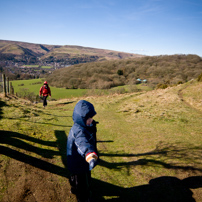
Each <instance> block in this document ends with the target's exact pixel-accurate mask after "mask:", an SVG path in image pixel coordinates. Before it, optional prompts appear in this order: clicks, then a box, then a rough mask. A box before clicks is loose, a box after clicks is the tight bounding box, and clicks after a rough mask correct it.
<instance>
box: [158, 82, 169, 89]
mask: <svg viewBox="0 0 202 202" xmlns="http://www.w3.org/2000/svg"><path fill="white" fill-rule="evenodd" d="M167 87H168V85H167V84H165V83H163V84H162V83H159V84H158V85H157V86H156V88H157V89H166V88H167Z"/></svg>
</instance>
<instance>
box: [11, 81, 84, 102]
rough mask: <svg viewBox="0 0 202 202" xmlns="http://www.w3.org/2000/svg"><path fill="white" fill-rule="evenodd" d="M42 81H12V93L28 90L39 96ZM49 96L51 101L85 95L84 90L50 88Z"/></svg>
mask: <svg viewBox="0 0 202 202" xmlns="http://www.w3.org/2000/svg"><path fill="white" fill-rule="evenodd" d="M43 82H44V80H41V79H31V80H16V81H12V85H13V87H14V92H15V93H16V92H19V91H20V89H25V88H26V89H29V91H30V92H34V93H35V94H36V95H38V94H39V90H40V88H41V86H42V85H43ZM50 89H51V94H52V98H53V99H62V98H72V97H80V96H82V95H83V94H85V93H86V90H85V89H65V88H55V87H51V86H50Z"/></svg>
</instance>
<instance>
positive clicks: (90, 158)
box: [67, 100, 98, 202]
mask: <svg viewBox="0 0 202 202" xmlns="http://www.w3.org/2000/svg"><path fill="white" fill-rule="evenodd" d="M95 115H96V111H95V109H94V106H93V105H92V104H91V103H90V102H88V101H85V100H80V101H79V102H78V103H77V104H76V106H75V108H74V112H73V121H74V125H73V126H72V128H71V130H70V132H69V135H68V138H67V164H68V169H69V171H70V173H71V176H70V179H69V181H70V185H71V187H72V188H71V191H72V193H74V194H76V197H77V200H78V202H79V201H80V202H81V201H90V194H91V193H90V181H91V170H92V169H93V168H94V167H95V166H96V165H97V163H98V152H97V146H96V122H95V121H94V120H93V117H94V116H95Z"/></svg>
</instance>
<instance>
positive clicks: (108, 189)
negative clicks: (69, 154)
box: [0, 81, 202, 202]
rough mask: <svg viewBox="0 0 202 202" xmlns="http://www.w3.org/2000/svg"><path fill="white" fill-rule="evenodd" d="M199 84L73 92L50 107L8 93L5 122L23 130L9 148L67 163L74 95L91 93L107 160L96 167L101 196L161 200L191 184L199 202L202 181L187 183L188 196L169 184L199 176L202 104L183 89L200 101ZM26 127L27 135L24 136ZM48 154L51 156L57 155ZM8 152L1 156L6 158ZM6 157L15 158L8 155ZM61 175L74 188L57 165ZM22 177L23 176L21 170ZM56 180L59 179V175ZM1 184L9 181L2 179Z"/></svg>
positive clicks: (1, 115)
mask: <svg viewBox="0 0 202 202" xmlns="http://www.w3.org/2000/svg"><path fill="white" fill-rule="evenodd" d="M27 82H28V81H27ZM29 82H30V81H29ZM27 85H28V84H27ZM200 85H201V84H200V83H194V84H188V85H187V86H186V85H179V86H176V87H172V88H168V89H165V90H162V89H159V90H154V91H147V92H134V93H130V94H112V95H110V94H108V95H102V96H89V97H82V98H81V97H79V98H76V97H74V98H68V99H62V100H58V101H51V102H48V106H47V108H46V109H45V110H43V109H42V105H41V104H40V103H39V104H37V105H33V104H31V103H29V102H27V101H24V100H20V99H10V100H7V101H5V99H4V100H3V102H0V128H1V130H5V131H10V133H11V134H13V133H16V134H17V138H14V139H11V140H10V144H9V143H8V144H7V145H6V146H7V147H9V148H13V149H15V150H17V151H20V152H24V153H27V154H28V155H30V156H32V157H36V158H37V159H43V160H45V161H47V162H51V163H52V164H54V165H57V166H58V167H62V168H63V167H64V165H63V162H62V160H61V158H62V159H64V158H65V155H66V151H65V144H66V143H65V141H64V140H63V139H62V137H63V136H66V135H68V133H69V130H70V128H71V126H72V124H73V121H72V112H73V109H74V106H75V104H76V102H77V101H78V100H79V99H86V100H88V101H90V102H91V103H93V105H94V106H95V110H96V111H97V115H96V116H95V117H94V118H95V120H97V121H99V124H98V133H97V139H98V150H99V153H100V158H101V160H102V161H101V162H100V164H99V165H98V166H97V167H96V168H95V169H94V170H93V171H92V177H93V178H94V180H93V183H94V192H95V194H96V196H97V197H101V196H102V198H104V199H105V200H113V198H117V197H118V198H119V197H123V198H122V199H125V200H126V201H134V199H135V200H137V201H138V200H139V201H140V200H142V198H143V195H144V196H147V194H148V197H149V196H151V199H154V198H155V196H156V197H158V196H161V197H165V198H163V199H162V201H166V197H169V196H170V195H168V194H167V195H166V193H168V192H169V191H171V195H172V194H173V196H174V197H179V196H181V197H185V196H186V193H189V192H190V190H189V188H191V187H193V186H195V189H192V190H191V191H192V192H193V196H192V197H193V198H194V199H195V201H196V202H200V199H201V195H202V191H201V189H198V188H200V185H198V184H197V183H196V184H189V186H190V187H189V188H186V189H187V190H188V191H189V192H186V191H183V195H180V193H181V192H180V190H179V193H178V189H179V186H178V187H177V188H172V189H170V187H169V186H170V185H169V184H166V183H168V181H167V180H168V178H169V177H170V178H169V179H170V180H171V179H173V178H175V179H176V180H179V181H180V182H181V180H187V182H191V181H189V180H192V177H196V178H195V179H196V180H200V177H199V176H201V174H202V160H201V152H202V133H201V131H202V118H201V116H202V106H201V105H200V106H199V105H198V106H197V109H196V108H193V107H192V106H190V105H187V103H186V102H185V101H184V100H183V99H181V98H180V97H179V95H178V94H179V91H180V90H182V89H183V90H182V93H183V95H185V98H186V101H187V102H188V101H189V100H197V101H198V100H201V98H202V97H200V98H199V97H198V94H197V93H195V92H193V93H191V92H192V91H191V89H194V90H195V91H196V90H197V89H198V90H200V88H199V87H200ZM58 97H59V96H58ZM22 134H23V135H25V136H26V138H27V140H23V138H22V137H24V136H22ZM28 138H31V139H28ZM58 138H60V139H58ZM16 139H18V140H19V139H20V140H21V141H26V142H29V144H30V145H32V146H35V147H36V151H35V150H33V151H32V152H30V151H29V150H28V149H26V148H25V147H24V148H21V147H20V146H19V145H17V142H16ZM12 141H13V142H12ZM40 141H41V142H40ZM14 143H15V144H16V146H15V147H14ZM45 143H46V144H45ZM50 143H52V146H51V144H50ZM48 144H49V145H48ZM60 144H62V145H63V146H61V145H60ZM3 145H4V146H5V144H3ZM53 145H58V146H57V147H54V146H53ZM28 148H29V149H31V148H32V147H28ZM59 150H60V152H61V153H60V155H56V154H55V152H58V151H59ZM50 154H52V155H53V158H52V159H51V160H50V159H49V157H50ZM2 158H3V157H0V161H1V160H2ZM4 158H5V157H4ZM2 162H4V163H5V162H9V158H7V159H4V161H3V160H2ZM33 163H34V162H33ZM16 169H17V167H16ZM47 169H48V168H47ZM58 169H59V168H58ZM49 172H52V173H54V172H55V171H54V170H51V171H50V170H49ZM47 173H48V172H47ZM47 175H48V174H47ZM57 176H58V178H59V179H60V185H61V186H62V185H63V184H66V185H67V190H66V194H67V195H68V193H69V187H68V183H67V179H66V177H64V173H63V172H62V171H61V172H60V170H58V171H57ZM165 176H166V177H168V178H167V180H165V181H163V182H162V185H161V184H158V183H157V184H156V189H155V186H154V187H153V186H152V185H151V180H153V181H155V182H158V179H159V177H165ZM18 178H19V179H20V175H19V176H18ZM2 179H4V178H2ZM16 182H17V180H16V181H13V183H14V185H15V183H16ZM1 183H2V184H3V182H1ZM52 183H53V184H54V183H56V181H54V180H53V181H52ZM192 183H194V182H192ZM164 184H165V185H166V187H165V185H164ZM0 187H3V185H1V184H0ZM164 188H165V190H164ZM4 190H5V188H2V191H1V193H5V192H4ZM101 190H102V191H101ZM172 190H175V193H173V192H172ZM151 193H153V195H152V194H151ZM155 193H157V194H155ZM1 195H3V194H1ZM152 197H153V198H152ZM130 199H131V200H130ZM67 201H71V199H69V200H68V199H67ZM72 201H73V200H72ZM98 201H99V200H98ZM142 201H143V200H142ZM153 201H155V200H153ZM182 201H183V200H182ZM166 202H167V201H166Z"/></svg>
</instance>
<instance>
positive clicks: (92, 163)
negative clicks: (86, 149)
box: [89, 159, 97, 171]
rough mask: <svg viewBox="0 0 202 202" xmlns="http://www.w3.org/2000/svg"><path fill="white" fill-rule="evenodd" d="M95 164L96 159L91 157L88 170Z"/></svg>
mask: <svg viewBox="0 0 202 202" xmlns="http://www.w3.org/2000/svg"><path fill="white" fill-rule="evenodd" d="M96 165H97V160H95V159H92V160H91V161H90V163H89V170H90V171H91V170H92V169H93V168H95V166H96Z"/></svg>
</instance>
